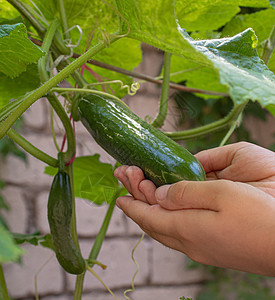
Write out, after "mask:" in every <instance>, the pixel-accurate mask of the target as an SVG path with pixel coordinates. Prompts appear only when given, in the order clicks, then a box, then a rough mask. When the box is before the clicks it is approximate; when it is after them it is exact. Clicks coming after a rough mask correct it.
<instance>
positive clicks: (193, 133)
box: [164, 102, 247, 141]
mask: <svg viewBox="0 0 275 300" xmlns="http://www.w3.org/2000/svg"><path fill="white" fill-rule="evenodd" d="M246 104H247V102H244V103H242V104H240V105H236V106H235V107H234V108H233V109H232V110H231V112H230V113H229V114H228V115H227V116H226V117H224V118H223V119H221V120H218V121H215V122H212V123H210V124H207V125H204V126H200V127H197V128H194V129H188V130H183V131H176V132H164V133H165V134H166V135H167V136H169V137H170V138H171V139H173V140H175V141H180V140H187V139H192V138H196V137H199V136H203V135H206V134H208V133H212V132H215V131H218V130H220V129H223V128H226V127H228V126H231V125H232V123H234V122H236V120H237V119H238V117H239V115H240V114H241V113H242V111H243V109H244V107H245V105H246Z"/></svg>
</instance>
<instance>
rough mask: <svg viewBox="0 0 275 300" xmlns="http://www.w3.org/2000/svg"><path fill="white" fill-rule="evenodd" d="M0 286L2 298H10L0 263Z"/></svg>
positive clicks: (8, 299)
mask: <svg viewBox="0 0 275 300" xmlns="http://www.w3.org/2000/svg"><path fill="white" fill-rule="evenodd" d="M0 287H1V291H2V297H3V300H10V297H9V293H8V290H7V285H6V280H5V276H4V272H3V267H2V265H1V264H0Z"/></svg>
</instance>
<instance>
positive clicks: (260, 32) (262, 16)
mask: <svg viewBox="0 0 275 300" xmlns="http://www.w3.org/2000/svg"><path fill="white" fill-rule="evenodd" d="M274 23H275V10H274V9H273V8H270V9H264V10H260V11H258V12H255V13H252V14H242V15H237V16H235V17H234V18H233V19H232V20H231V21H230V22H229V23H228V24H227V25H226V26H225V27H224V29H223V31H222V37H228V36H233V35H235V34H237V33H239V32H241V31H243V30H245V29H246V28H249V27H252V28H253V30H254V31H255V33H256V35H257V38H258V47H257V50H258V53H259V55H261V53H262V50H263V48H262V45H263V44H262V42H263V41H264V40H266V39H268V37H269V35H270V32H271V30H272V28H273V26H274ZM268 67H269V69H270V70H271V71H273V72H275V52H274V53H273V55H272V57H271V59H270V61H269V63H268Z"/></svg>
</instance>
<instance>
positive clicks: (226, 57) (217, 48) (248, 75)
mask: <svg viewBox="0 0 275 300" xmlns="http://www.w3.org/2000/svg"><path fill="white" fill-rule="evenodd" d="M190 43H191V44H192V45H193V46H194V47H195V48H196V49H197V50H199V51H201V52H202V53H203V54H204V55H205V56H206V57H207V58H208V59H209V60H210V61H212V62H213V65H214V68H213V67H212V68H211V67H209V68H205V67H204V66H202V65H201V64H200V62H196V63H189V62H186V61H183V62H182V63H181V64H179V63H178V62H179V61H180V59H179V58H176V59H175V60H174V62H173V61H172V72H175V71H182V69H180V68H183V67H184V66H183V65H184V64H185V67H186V65H187V68H192V67H196V68H197V70H192V71H190V72H189V73H183V77H182V78H181V80H188V81H187V85H188V86H191V84H194V86H193V87H198V88H206V89H210V90H213V89H214V90H215V91H219V90H221V89H222V88H221V85H220V84H222V85H223V86H224V87H226V88H227V90H228V93H229V94H230V96H231V98H232V100H233V101H234V103H236V104H241V103H243V102H245V101H247V100H252V101H258V102H259V103H260V104H261V105H262V106H263V107H265V106H267V105H269V104H274V101H275V100H274V99H275V98H274V96H275V94H274V93H275V92H274V91H275V76H274V74H273V73H272V72H271V71H270V70H269V69H268V68H267V67H266V65H265V64H264V63H263V61H262V60H261V59H260V58H259V57H258V55H257V52H256V49H255V47H256V45H257V38H256V36H255V33H254V31H253V30H252V29H247V30H245V31H243V32H241V33H239V34H237V35H235V36H233V37H232V38H223V39H213V40H201V41H190ZM176 64H178V67H177V66H176ZM189 74H190V79H191V80H190V82H189ZM207 76H209V80H207ZM172 78H173V77H172ZM218 78H219V82H220V84H219V83H218V81H217V79H218ZM178 79H179V78H178ZM199 80H200V82H199ZM202 80H203V81H202ZM190 83H191V84H190Z"/></svg>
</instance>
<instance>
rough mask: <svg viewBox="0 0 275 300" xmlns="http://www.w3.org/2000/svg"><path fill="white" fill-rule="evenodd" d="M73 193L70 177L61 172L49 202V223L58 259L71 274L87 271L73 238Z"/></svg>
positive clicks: (52, 187)
mask: <svg viewBox="0 0 275 300" xmlns="http://www.w3.org/2000/svg"><path fill="white" fill-rule="evenodd" d="M72 200H73V198H72V192H71V184H70V177H69V175H68V174H67V173H65V172H64V171H59V172H58V173H57V174H56V175H55V177H54V180H53V183H52V186H51V191H50V195H49V200H48V221H49V225H50V231H51V236H52V241H53V244H54V249H55V253H56V258H57V260H58V261H59V263H60V265H61V266H62V267H63V269H64V270H65V271H67V272H69V273H71V274H81V273H83V272H84V271H85V268H86V267H85V261H84V259H83V258H82V256H81V253H80V252H79V251H78V250H77V248H76V246H75V244H74V242H73V240H72V236H71V218H72Z"/></svg>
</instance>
